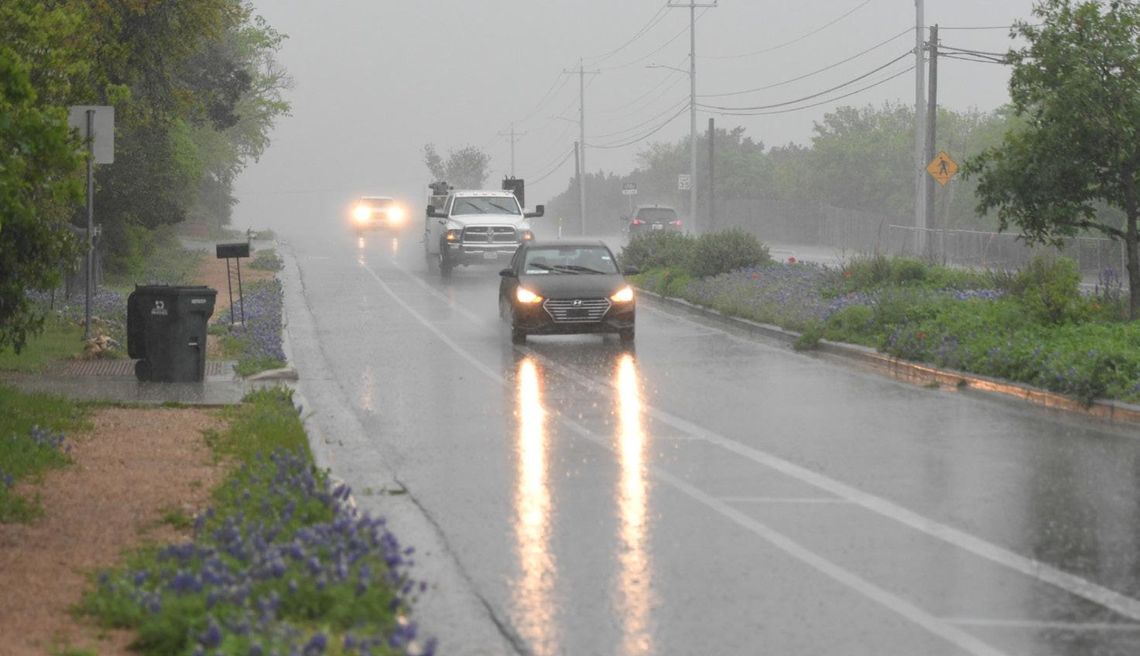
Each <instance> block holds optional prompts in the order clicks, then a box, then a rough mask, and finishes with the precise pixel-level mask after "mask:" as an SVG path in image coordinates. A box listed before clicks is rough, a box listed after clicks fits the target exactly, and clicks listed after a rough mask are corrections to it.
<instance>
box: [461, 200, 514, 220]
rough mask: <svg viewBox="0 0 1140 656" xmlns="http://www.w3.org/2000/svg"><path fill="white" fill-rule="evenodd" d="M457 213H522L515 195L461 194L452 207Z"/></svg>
mask: <svg viewBox="0 0 1140 656" xmlns="http://www.w3.org/2000/svg"><path fill="white" fill-rule="evenodd" d="M457 214H522V210H521V209H519V202H518V200H517V199H515V197H514V196H490V197H488V196H459V197H457V198H456V199H455V203H454V204H453V205H452V207H451V215H452V216H455V215H457Z"/></svg>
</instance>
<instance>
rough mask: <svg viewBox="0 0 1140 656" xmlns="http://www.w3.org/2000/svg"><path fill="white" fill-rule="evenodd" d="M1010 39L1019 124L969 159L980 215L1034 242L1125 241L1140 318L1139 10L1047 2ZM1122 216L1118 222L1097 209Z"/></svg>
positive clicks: (1127, 1)
mask: <svg viewBox="0 0 1140 656" xmlns="http://www.w3.org/2000/svg"><path fill="white" fill-rule="evenodd" d="M1033 13H1034V16H1035V19H1036V20H1035V21H1034V24H1029V23H1024V22H1022V23H1018V24H1017V25H1016V26H1015V28H1014V32H1015V33H1017V34H1018V35H1020V36H1021V37H1022V38H1024V39H1025V40H1026V42H1027V45H1026V46H1025V47H1023V48H1021V49H1018V50H1014V51H1012V52H1010V53H1009V58H1010V61H1011V63H1012V65H1013V74H1012V77H1011V79H1010V84H1009V88H1010V95H1011V97H1012V99H1013V107H1014V111H1015V113H1016V114H1017V116H1018V118H1019V119H1020V120H1022V121H1024V125H1023V126H1022V127H1018V128H1015V129H1013V130H1010V131H1009V132H1007V133H1006V135H1005V137H1004V140H1003V142H1002V144H1001V145H1000V146H998V147H995V148H991V149H988V150H986V151H984V152H983V153H982V154H981V155H979V156H978V157H975V158H973V159H971V160H969V161H968V162H967V163H966V165H965V167H964V168H965V173H966V175H968V176H970V177H976V178H977V181H978V212H979V213H985V212H988V211H991V210H997V214H998V220H999V222H1000V225H1001V228H1002V229H1006V228H1007V227H1009V226H1010V225H1014V226H1017V228H1018V229H1019V230H1020V232H1021V235H1022V237H1023V238H1024V239H1025V240H1026V241H1028V242H1030V243H1046V244H1057V243H1059V242H1060V241H1061V239H1062V238H1064V237H1067V236H1072V235H1077V234H1079V233H1081V232H1083V231H1090V230H1091V231H1096V232H1100V233H1102V234H1104V235H1106V236H1108V237H1109V238H1111V239H1119V240H1122V241H1123V242H1124V244H1125V249H1126V251H1127V253H1128V265H1127V266H1128V279H1129V288H1130V310H1131V317H1132V319H1137V318H1138V317H1140V251H1138V239H1137V217H1138V216H1140V179H1138V175H1140V140H1138V139H1137V134H1140V44H1138V43H1137V39H1136V34H1137V33H1138V32H1140V6H1138V5H1137V3H1136V2H1134V1H1133V0H1111V1H1109V2H1103V3H1102V2H1094V1H1084V2H1073V1H1072V0H1043V1H1042V2H1041V3H1039V4H1038V5H1036V6H1035V7H1034V10H1033ZM1102 204H1103V205H1108V206H1110V207H1114V208H1117V209H1119V210H1120V211H1122V212H1123V225H1121V224H1119V223H1117V222H1116V221H1115V220H1113V215H1112V214H1110V213H1106V212H1100V211H1098V208H1099V206H1101V205H1102Z"/></svg>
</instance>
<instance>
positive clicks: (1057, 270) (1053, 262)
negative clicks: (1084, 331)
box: [1011, 255, 1082, 324]
mask: <svg viewBox="0 0 1140 656" xmlns="http://www.w3.org/2000/svg"><path fill="white" fill-rule="evenodd" d="M1080 284H1081V274H1080V272H1079V271H1078V269H1077V264H1076V262H1074V261H1073V260H1071V259H1069V258H1066V257H1051V256H1048V255H1038V256H1036V257H1034V258H1033V259H1032V260H1031V261H1030V262H1029V264H1028V265H1027V266H1026V267H1025V268H1024V269H1022V270H1021V271H1020V272H1018V274H1017V276H1016V277H1014V279H1013V286H1012V289H1011V291H1012V292H1013V294H1014V295H1015V296H1017V297H1018V298H1020V299H1021V302H1022V304H1023V305H1024V306H1025V309H1026V310H1027V311H1028V312H1029V313H1030V314H1031V315H1032V316H1033V317H1034V318H1036V319H1037V320H1038V321H1042V322H1044V323H1049V324H1060V323H1065V322H1066V321H1070V320H1072V319H1075V318H1076V317H1077V314H1078V312H1079V310H1080V308H1081V306H1082V303H1081V292H1080Z"/></svg>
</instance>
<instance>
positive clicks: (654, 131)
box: [590, 103, 689, 150]
mask: <svg viewBox="0 0 1140 656" xmlns="http://www.w3.org/2000/svg"><path fill="white" fill-rule="evenodd" d="M688 110H689V107H688V103H685V106H684V107H682V108H681V109H680V110H678V111H677V113H676V114H673V115H672V116H670V117H669V118H668V119H666V120H665V121H664V122H663V123H661V125H658V126H657V127H655V128H653V129H652V130H650V131H649V132H646V133H645V134H643V135H640V136H638V137H636V138H634V139H630V140H628V141H625V142H622V143H616V144H605V145H602V146H599V145H591V146H590V147H591V148H597V149H599V150H614V149H617V148H625V147H626V146H632V145H633V144H635V143H639V142H642V141H645V140H646V139H648V138H649V137H652V136H653V135H655V134H657V133H658V132H660V131H661V130H663V129H665V127H666V126H668V125H669V124H670V123H672V122H673V121H675V120H677V118H678V117H679V116H681V115H683V114H684V113H685V112H687V111H688Z"/></svg>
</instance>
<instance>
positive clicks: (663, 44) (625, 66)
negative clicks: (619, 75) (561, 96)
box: [602, 9, 708, 72]
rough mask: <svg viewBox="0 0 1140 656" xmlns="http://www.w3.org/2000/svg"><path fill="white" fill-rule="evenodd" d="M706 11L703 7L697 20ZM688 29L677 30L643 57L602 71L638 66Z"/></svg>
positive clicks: (698, 19)
mask: <svg viewBox="0 0 1140 656" xmlns="http://www.w3.org/2000/svg"><path fill="white" fill-rule="evenodd" d="M706 13H708V9H703V10H702V11H701V13H699V14H697V18H696V20H697V21H700V20H701V18H702V17H703V16H704V15H705V14H706ZM688 31H689V28H687V27H683V28H681V31H679V32H677V33H676V34H674V35H673V36H672V37H670V38H669V40H668V41H666V42H665V43H662V44H661V45H660V46H659V47H658V48H657V49H656V50H654V51H652V52H650V53H649V54H647V55H645V56H644V57H642V58H640V59H635V60H633V61H631V62H627V63H625V64H618V65H616V66H610V67H608V68H603V69H602V71H603V72H606V71H617V70H621V69H623V68H630V67H632V66H637V65H638V64H640V63H642V62H644V61H645V60H647V59H649V58H650V57H652V56H653V55H656V54H657V53H659V52H661V51H662V50H664V49H665V48H667V47H669V46H670V45H672V43H673V42H674V41H676V40H677V39H679V38H681V37H682V36H684V34H685V32H688Z"/></svg>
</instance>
